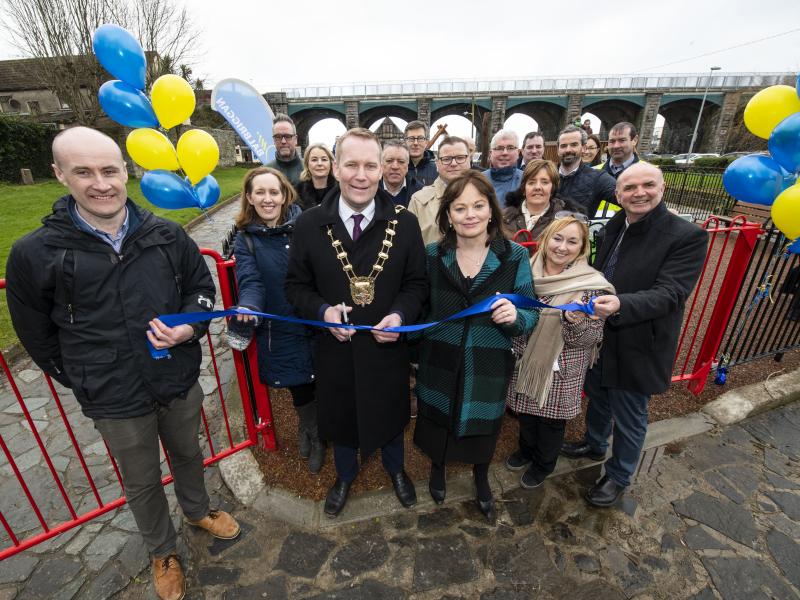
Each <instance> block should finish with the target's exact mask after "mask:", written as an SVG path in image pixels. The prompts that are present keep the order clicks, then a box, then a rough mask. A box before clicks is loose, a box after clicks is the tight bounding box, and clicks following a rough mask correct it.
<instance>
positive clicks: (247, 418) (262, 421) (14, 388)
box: [0, 249, 276, 560]
mask: <svg viewBox="0 0 800 600" xmlns="http://www.w3.org/2000/svg"><path fill="white" fill-rule="evenodd" d="M201 252H202V253H203V254H204V255H206V256H208V257H211V258H213V259H214V262H215V264H216V268H217V275H218V277H219V284H220V285H219V288H220V291H221V296H222V301H223V305H224V306H225V308H227V307H229V306H231V305H232V304H233V298H234V296H233V294H234V293H235V281H234V277H233V266H234V261H233V260H224V259H223V258H222V257H221V256H220V255H219V254H218V253H217V252H214V251H213V250H207V249H202V250H201ZM0 289H5V280H3V279H0ZM224 352H231V351H230V350H226V351H224ZM204 354H207V355H208V356H209V357H210V363H211V365H212V366H213V372H214V378H215V380H216V390H215V391H216V394H217V399H218V401H219V409H220V411H221V414H222V422H223V423H222V427H220V430H219V431H218V432H212V431H211V430H210V428H209V423H208V419H207V418H206V413H205V410H203V411H201V417H202V423H203V431H204V434H205V440H204V445H205V454H206V456H205V459H204V464H205V465H210V464H213V463H215V462H217V461H219V460H222V459H223V458H225V457H227V456H230V455H231V454H234V453H235V452H238V451H240V450H243V449H245V448H248V447H250V446H255V445H257V444H259V443H260V444H261V445H262V446H263V447H264V448H266V449H272V450H274V449H275V448H276V440H275V430H274V427H273V423H272V411H271V408H270V402H269V396H268V392H267V388H266V386H264V385H262V384H261V383H260V381H259V380H258V370H257V368H256V365H257V362H256V355H255V344H251V345H250V348H249V349H248V351H247V352H246V353H244V354H243V353H241V352H232V354H233V363H234V367H235V370H236V378H237V381H238V382H239V389H240V394H241V399H242V409H243V412H244V427H243V428H242V429H243V433H241V434H240V432H239V429H237V428H236V427H235V425H234V427H233V429H232V427H231V423H230V421H229V419H228V410H227V407H226V404H225V396H224V390H223V386H222V382H221V381H220V373H219V367H218V358H219V357H220V356H222V354H223V353H222V352H219V353H218V352H217V351H215V348H214V345H213V342H212V339H211V334H210V333H209V334H208V335H207V336H206V347H205V348H204ZM0 366H2V370H3V373H4V374H5V377H6V379H7V383H8V386H9V389H10V391H11V393H13V395H14V396H15V397H16V401H17V403H18V405H19V409H20V411H21V414H22V417H23V419H22V423H23V427H24V428H25V429H27V430H28V431H29V432H30V435H31V436H32V437H33V439H34V440H35V447H34V449H35V448H38V451H39V452H40V453H41V458H42V459H43V461H44V464H45V465H46V469H47V471H48V472H49V476H50V477H51V478H52V486H50V489H51V490H52V489H53V486H54V489H55V490H56V497H57V498H58V499H59V501H60V502H61V503H63V504H59V506H57V507H56V509H55V510H50V511H49V512H50V513H55V514H64V515H66V517H67V518H52V517H51V518H48V514H47V511H45V510H43V509H42V508H41V507H42V505H43V503H47V506H48V507H49V508H50V509H53V499H52V496H53V494H52V493H49V494H44V493H40V494H38V495H37V494H36V493H34V491H32V489H31V488H32V483H31V482H30V481H28V480H26V477H25V474H24V473H23V472H22V471H23V470H24V469H20V468H19V466H18V464H17V461H18V460H19V456H17V457H16V458H15V456H14V455H13V454H12V452H11V450H10V449H9V447H8V444H7V443H6V440H4V439H3V436H2V435H0V448H2V451H3V454H4V455H5V458H6V460H7V461H8V466H9V467H10V470H11V472H13V474H14V476H15V477H16V480H17V482H18V484H19V488H20V491H21V493H22V495H23V496H24V498H25V501H26V503H27V505H29V506H30V511H31V512H32V513H33V514H34V515H35V523H36V526H35V527H33V528H31V527H24V529H25V530H24V531H23V530H22V526H17V524H15V523H13V522H9V521H10V519H8V518H7V517H6V512H5V511H4V510H3V508H2V504H0V522H2V525H3V529H4V530H5V533H6V536H7V538H8V539H7V543H6V544H5V547H4V548H3V549H2V550H0V560H3V559H5V558H7V557H9V556H12V555H14V554H16V553H18V552H21V551H23V550H25V549H27V548H30V547H31V546H35V545H36V544H39V543H42V542H44V541H45V540H48V539H50V538H52V537H55V536H56V535H58V534H60V533H63V532H65V531H67V530H69V529H71V528H73V527H75V526H77V525H81V524H83V523H86V522H87V521H90V520H92V519H94V518H96V517H98V516H100V515H103V514H105V513H107V512H109V511H111V510H114V509H116V508H118V507H120V506H122V505H123V504H125V496H124V493H125V490H124V488H123V486H122V479H121V478H120V474H119V470H118V469H117V466H116V463H115V462H114V459H113V457H112V456H111V454H110V453H109V452H108V447H105V454H106V455H107V458H108V461H107V463H106V464H105V465H104V466H101V465H93V466H92V465H89V464H87V460H86V457H85V450H86V444H85V443H84V445H83V447H82V445H81V444H80V442H79V441H78V439H77V437H76V434H75V430H74V429H73V427H72V424H71V423H70V418H69V415H68V412H69V411H68V410H65V399H64V398H62V397H60V396H59V393H58V392H57V390H56V387H55V386H54V384H53V382H52V380H51V379H50V377H48V376H47V375H45V376H44V380H45V382H46V385H47V388H48V390H49V393H50V396H51V398H52V403H53V404H52V405H49V406H48V407H52V406H53V405H54V406H55V408H56V409H57V410H58V414H59V415H60V423H59V424H60V425H61V426H63V428H64V430H65V432H66V435H67V437H68V438H69V443H70V445H71V447H72V452H74V456H75V458H77V460H78V462H79V464H80V472H81V473H82V476H83V477H84V478H85V481H86V482H87V484H88V488H89V489H90V490H91V496H90V500H91V505H92V506H90V507H87V508H84V509H83V510H82V509H81V508H80V507H79V506H80V505H81V504H85V502H83V498H81V497H79V495H78V494H77V492H76V490H75V489H73V487H72V486H70V485H68V484H67V483H66V481H65V479H66V477H65V475H66V469H64V471H65V473H63V474H62V473H59V469H57V468H56V466H55V465H54V462H53V458H52V457H51V455H50V452H49V451H48V449H47V447H46V446H45V444H44V442H43V441H42V436H41V435H40V431H39V426H38V425H37V423H36V419H34V418H33V416H32V415H31V411H30V410H29V408H28V403H27V402H26V400H25V398H24V397H23V394H22V393H21V392H20V389H19V386H18V384H17V382H16V381H15V379H14V377H13V375H12V372H11V369H10V368H9V366H8V364H7V363H6V360H5V358H4V357H3V356H2V354H0ZM69 401H70V402H71V403H74V399H70V400H69ZM77 418H79V419H85V418H86V417H84V416H83V415H79V416H78V417H77ZM50 426H55V424H51V425H50ZM19 435H23V434H22V433H20V434H19ZM215 438H216V439H215ZM240 438H241V439H240ZM97 439H98V440H102V438H100V437H99V435H98V437H97ZM95 443H99V442H95ZM165 457H166V453H165ZM109 465H110V467H109ZM166 465H167V470H168V473H167V474H165V476H164V477H163V478H162V483H163V484H164V485H167V484H169V483H170V482H172V474H171V472H169V471H170V466H169V460H168V458H167V460H166ZM109 468H111V469H113V473H114V478H115V479H116V481H117V483H118V485H119V487H118V492H117V493H116V494H114V495H115V496H116V497H114V498H107V499H105V500H104V498H103V494H104V493H105V492H106V490H104V489H100V488H99V486H98V484H97V482H96V480H95V479H96V477H97V475H98V472H100V471H102V470H104V469H106V470H107V469H109ZM93 471H94V473H93ZM48 485H49V484H48ZM48 485H44V486H43V485H41V484H37V485H36V486H35V487H36V489H39V490H42V489H46V488H47V487H48ZM106 495H108V494H107V493H106ZM3 500H4V499H0V503H1V502H3ZM6 500H9V501H10V500H11V498H10V497H9V498H6ZM94 505H96V506H94ZM0 547H2V546H0Z"/></svg>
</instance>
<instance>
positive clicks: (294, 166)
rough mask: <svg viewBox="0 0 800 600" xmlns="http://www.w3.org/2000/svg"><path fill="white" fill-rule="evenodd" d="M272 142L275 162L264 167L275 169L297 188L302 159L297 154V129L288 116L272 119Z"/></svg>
mask: <svg viewBox="0 0 800 600" xmlns="http://www.w3.org/2000/svg"><path fill="white" fill-rule="evenodd" d="M272 141H273V142H275V160H273V161H271V162H268V163H267V164H266V165H264V166H265V167H270V168H273V169H277V170H278V171H280V172H281V173H283V174H284V175H286V179H288V180H289V183H291V184H292V185H293V186H295V187H297V184H299V183H300V173H302V172H303V159H302V158H300V156H298V154H297V129H295V126H294V121H292V118H291V117H290V116H289V115H285V114H283V113H278V114H277V115H275V117H274V118H273V119H272Z"/></svg>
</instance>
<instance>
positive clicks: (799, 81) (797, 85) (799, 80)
mask: <svg viewBox="0 0 800 600" xmlns="http://www.w3.org/2000/svg"><path fill="white" fill-rule="evenodd" d="M794 86H795V88H796V89H797V97H798V98H800V75H798V76H797V83H795V84H794Z"/></svg>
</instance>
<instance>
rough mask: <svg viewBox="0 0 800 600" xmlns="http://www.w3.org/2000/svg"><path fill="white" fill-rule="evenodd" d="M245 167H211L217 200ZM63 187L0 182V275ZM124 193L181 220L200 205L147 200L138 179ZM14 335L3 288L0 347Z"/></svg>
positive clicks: (235, 186)
mask: <svg viewBox="0 0 800 600" xmlns="http://www.w3.org/2000/svg"><path fill="white" fill-rule="evenodd" d="M246 172H247V169H245V168H242V167H229V168H226V169H217V170H216V171H214V177H216V179H217V181H218V182H219V186H220V188H221V190H222V194H221V196H220V202H221V201H222V200H224V199H226V198H230V197H231V196H233V195H235V194H237V193H238V192H239V190H240V189H241V185H242V179H243V178H244V174H245V173H246ZM66 193H67V191H66V188H65V187H64V186H62V185H61V184H60V183H58V181H56V180H55V179H50V180H45V181H42V182H41V183H35V184H33V185H10V184H7V183H2V182H0V278H2V277H4V276H5V272H6V259H7V258H8V252H9V250H10V249H11V245H12V244H13V243H14V242H15V241H16V240H17V239H18V238H20V237H22V236H23V235H25V234H26V233H28V232H29V231H33V230H34V229H36V228H37V227H38V226H39V225H40V222H41V220H42V217H44V216H46V215H48V214H50V209H51V207H52V206H53V202H55V201H56V200H57V199H58V198H60V197H61V196H63V195H64V194H66ZM128 196H130V197H131V199H132V200H133V201H134V202H136V203H137V204H139V205H141V206H143V207H145V208H147V209H148V210H150V211H152V212H154V213H155V214H157V215H159V216H161V217H164V218H166V219H170V220H172V221H175V222H176V223H180V224H185V223H188V222H189V221H191V220H192V219H193V218H195V217H196V216H198V215H200V214H201V211H200V209H196V208H186V209H182V210H164V209H162V208H157V207H155V206H153V205H152V204H150V203H149V202H148V201H147V200H145V199H144V196H142V192H141V190H140V189H139V181H138V180H136V179H130V180H128ZM14 341H16V336H15V335H14V331H13V329H12V328H11V319H10V317H9V315H8V309H7V308H6V301H5V292H0V348H7V347H8V346H10V345H11V344H12V343H13V342H14Z"/></svg>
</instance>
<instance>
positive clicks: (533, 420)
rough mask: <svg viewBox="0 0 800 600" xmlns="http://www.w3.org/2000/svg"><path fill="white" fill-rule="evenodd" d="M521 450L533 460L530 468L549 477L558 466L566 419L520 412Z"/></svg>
mask: <svg viewBox="0 0 800 600" xmlns="http://www.w3.org/2000/svg"><path fill="white" fill-rule="evenodd" d="M518 416H519V450H520V452H521V453H522V456H524V457H525V458H527V459H528V460H530V461H532V464H531V466H530V468H532V469H534V470H535V471H537V472H538V473H539V475H541V476H542V477H547V476H548V475H550V473H552V472H553V470H554V469H555V468H556V462H557V461H558V453H559V451H560V450H561V444H562V443H563V441H564V431H565V430H566V428H567V421H566V420H565V419H548V418H546V417H539V416H536V415H527V414H524V413H519V415H518Z"/></svg>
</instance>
